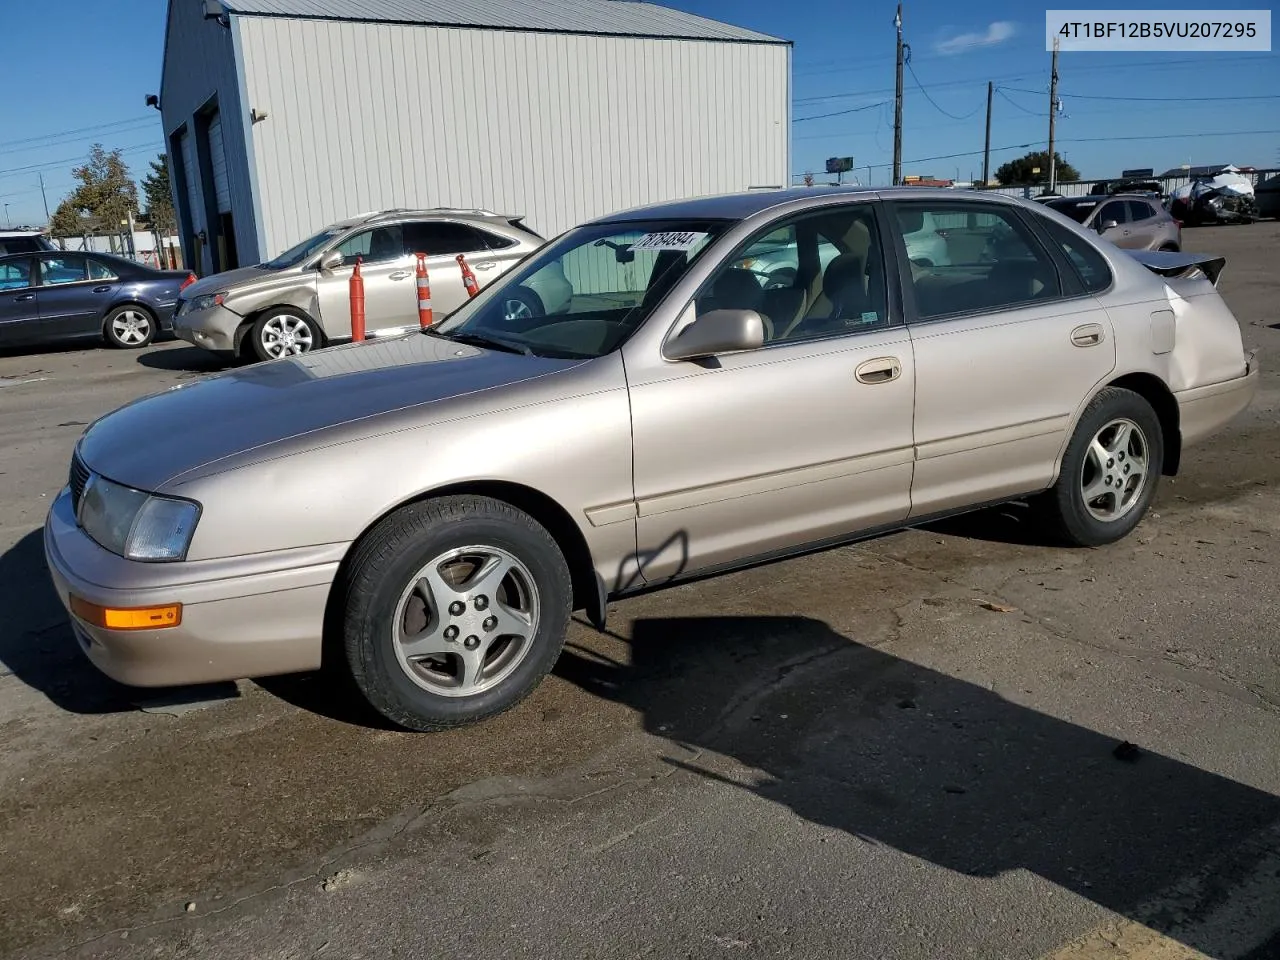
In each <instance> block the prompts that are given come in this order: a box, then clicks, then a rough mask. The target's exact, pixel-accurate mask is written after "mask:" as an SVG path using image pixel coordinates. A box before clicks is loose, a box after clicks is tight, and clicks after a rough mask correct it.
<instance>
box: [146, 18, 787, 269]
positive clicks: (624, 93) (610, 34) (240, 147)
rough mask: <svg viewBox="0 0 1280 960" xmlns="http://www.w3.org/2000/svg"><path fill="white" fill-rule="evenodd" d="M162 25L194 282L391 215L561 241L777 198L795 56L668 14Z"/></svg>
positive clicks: (770, 42)
mask: <svg viewBox="0 0 1280 960" xmlns="http://www.w3.org/2000/svg"><path fill="white" fill-rule="evenodd" d="M168 18H169V19H168V28H167V33H166V39H165V54H164V72H163V77H162V81H161V93H160V106H161V112H162V114H163V119H164V129H165V134H166V137H167V138H168V144H169V156H170V163H171V166H172V171H171V172H172V181H173V184H174V191H175V194H176V196H175V204H176V209H177V210H178V214H179V221H180V223H181V233H182V236H183V244H184V249H185V252H186V254H187V262H188V263H191V264H195V265H198V269H199V270H200V272H202V273H209V272H212V271H215V270H221V269H226V268H228V267H230V266H235V265H237V264H246V263H255V262H258V261H259V260H261V259H265V258H267V257H271V256H274V255H275V254H277V253H279V252H280V251H282V250H284V249H286V248H287V247H289V246H291V245H292V244H294V243H297V242H298V241H300V240H302V239H304V238H305V237H307V236H309V235H310V234H311V233H313V232H315V231H316V230H318V229H319V228H321V227H323V226H325V225H326V224H328V223H332V222H334V221H336V220H341V219H344V218H346V217H350V216H353V215H356V214H359V213H363V212H368V211H373V210H380V209H386V208H392V207H435V206H461V207H483V208H488V209H491V210H496V211H498V212H501V213H510V214H523V215H525V216H526V217H527V218H528V223H529V225H530V226H531V227H533V228H534V229H535V230H537V231H538V232H540V233H542V234H543V235H545V236H553V235H555V234H556V233H559V232H560V231H562V230H565V229H567V228H568V227H570V226H573V225H574V224H576V223H579V222H581V221H582V220H585V219H587V218H590V217H594V216H599V215H602V214H605V213H608V212H609V211H611V210H618V209H623V208H626V207H631V206H636V205H639V204H644V203H651V202H654V201H658V200H665V199H671V198H675V197H683V196H696V195H702V194H708V193H720V192H726V191H733V190H746V189H750V188H753V187H776V186H782V185H785V184H787V183H788V182H789V177H788V170H789V161H790V157H789V151H790V136H789V126H790V120H791V106H790V103H791V93H790V78H791V45H790V43H789V42H788V41H784V40H779V39H777V38H775V37H769V36H765V35H764V34H760V33H755V32H753V31H750V30H745V29H742V28H739V27H735V26H731V25H728V24H723V23H719V22H717V21H714V20H708V19H705V18H703V17H697V16H693V15H691V14H686V13H682V12H680V11H676V10H672V9H670V8H667V7H662V6H658V5H655V4H651V3H634V2H628V0H169V14H168ZM197 242H198V244H199V246H198V248H197Z"/></svg>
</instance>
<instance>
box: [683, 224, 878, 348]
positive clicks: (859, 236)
mask: <svg viewBox="0 0 1280 960" xmlns="http://www.w3.org/2000/svg"><path fill="white" fill-rule="evenodd" d="M694 302H695V309H696V311H697V314H698V316H704V315H705V314H707V313H710V312H711V311H713V310H754V311H755V312H757V313H759V314H760V316H761V318H762V319H763V320H764V328H765V342H766V343H767V344H769V343H792V342H796V341H801V340H814V339H818V338H821V337H832V336H840V335H845V334H851V333H864V332H867V331H870V330H880V329H883V328H885V327H887V326H889V325H890V323H891V319H890V315H889V309H888V287H887V285H886V283H885V276H884V244H883V242H882V239H881V236H880V229H879V224H878V223H877V221H876V216H875V210H874V209H873V208H872V206H871V204H869V203H858V204H850V205H847V206H840V207H832V208H829V209H826V210H822V211H819V212H817V213H813V212H809V213H806V214H801V215H800V216H798V217H795V218H792V219H790V220H788V221H786V222H784V223H781V224H773V225H771V226H769V227H766V228H765V230H764V231H763V232H762V233H760V234H758V235H757V236H755V237H753V238H752V239H750V240H748V241H747V242H746V244H745V245H743V246H742V247H740V248H739V249H738V250H737V251H736V252H735V253H733V254H732V255H731V256H730V257H729V258H728V260H727V261H726V262H725V263H724V264H723V265H722V266H721V267H720V268H719V269H718V270H716V272H715V273H713V274H712V275H711V277H710V278H708V280H707V281H706V283H705V284H703V286H702V289H701V290H700V291H699V292H698V295H697V296H696V297H695V298H694Z"/></svg>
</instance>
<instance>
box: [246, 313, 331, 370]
mask: <svg viewBox="0 0 1280 960" xmlns="http://www.w3.org/2000/svg"><path fill="white" fill-rule="evenodd" d="M320 345H321V341H320V331H319V330H318V329H317V328H316V325H315V323H314V322H313V321H312V320H311V318H310V317H308V316H306V315H305V314H303V313H302V312H300V311H298V310H289V309H275V310H268V311H266V312H265V313H264V314H263V315H262V316H260V317H259V318H258V322H257V323H255V324H254V325H253V328H252V329H251V330H250V331H249V349H250V350H252V351H253V355H254V357H256V358H257V359H258V360H279V359H280V358H281V357H296V356H298V355H299V354H303V353H310V352H311V351H312V350H314V349H316V348H317V347H319V346H320Z"/></svg>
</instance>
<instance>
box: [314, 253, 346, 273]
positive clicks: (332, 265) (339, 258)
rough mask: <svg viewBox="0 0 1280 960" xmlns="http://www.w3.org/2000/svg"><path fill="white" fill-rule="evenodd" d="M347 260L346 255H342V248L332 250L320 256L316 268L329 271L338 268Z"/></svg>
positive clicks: (324, 271)
mask: <svg viewBox="0 0 1280 960" xmlns="http://www.w3.org/2000/svg"><path fill="white" fill-rule="evenodd" d="M345 260H346V257H344V256H343V255H342V251H341V250H330V251H329V252H328V253H326V254H325V255H324V256H323V257H321V258H320V262H319V263H317V264H316V269H317V270H320V271H321V272H323V273H328V272H329V271H331V270H337V269H338V268H339V267H340V266H342V264H343V262H344V261H345Z"/></svg>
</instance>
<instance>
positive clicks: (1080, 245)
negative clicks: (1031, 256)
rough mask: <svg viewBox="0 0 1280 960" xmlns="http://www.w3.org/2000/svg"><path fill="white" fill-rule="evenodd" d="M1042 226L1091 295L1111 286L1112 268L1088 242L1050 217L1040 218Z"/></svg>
mask: <svg viewBox="0 0 1280 960" xmlns="http://www.w3.org/2000/svg"><path fill="white" fill-rule="evenodd" d="M1037 219H1038V220H1039V222H1040V225H1041V226H1042V227H1044V230H1045V232H1046V233H1047V234H1049V239H1050V240H1052V241H1053V242H1054V243H1056V244H1057V245H1058V246H1059V247H1061V248H1062V252H1063V253H1065V254H1066V255H1067V259H1068V260H1070V261H1071V265H1072V266H1073V267H1075V268H1076V272H1077V273H1078V274H1080V279H1081V280H1082V281H1084V288H1085V289H1086V290H1088V291H1089V292H1090V293H1100V292H1101V291H1103V290H1105V289H1107V287H1109V286H1111V268H1110V267H1109V266H1107V261H1106V258H1104V257H1103V256H1102V254H1100V253H1098V251H1097V250H1095V249H1093V247H1092V246H1091V245H1090V244H1089V242H1088V241H1087V240H1084V239H1083V238H1081V237H1078V236H1076V235H1075V234H1074V233H1072V232H1071V231H1070V230H1068V229H1067V228H1066V227H1064V226H1063V225H1062V224H1060V223H1057V222H1055V221H1053V220H1050V219H1049V218H1048V217H1038V218H1037Z"/></svg>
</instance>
